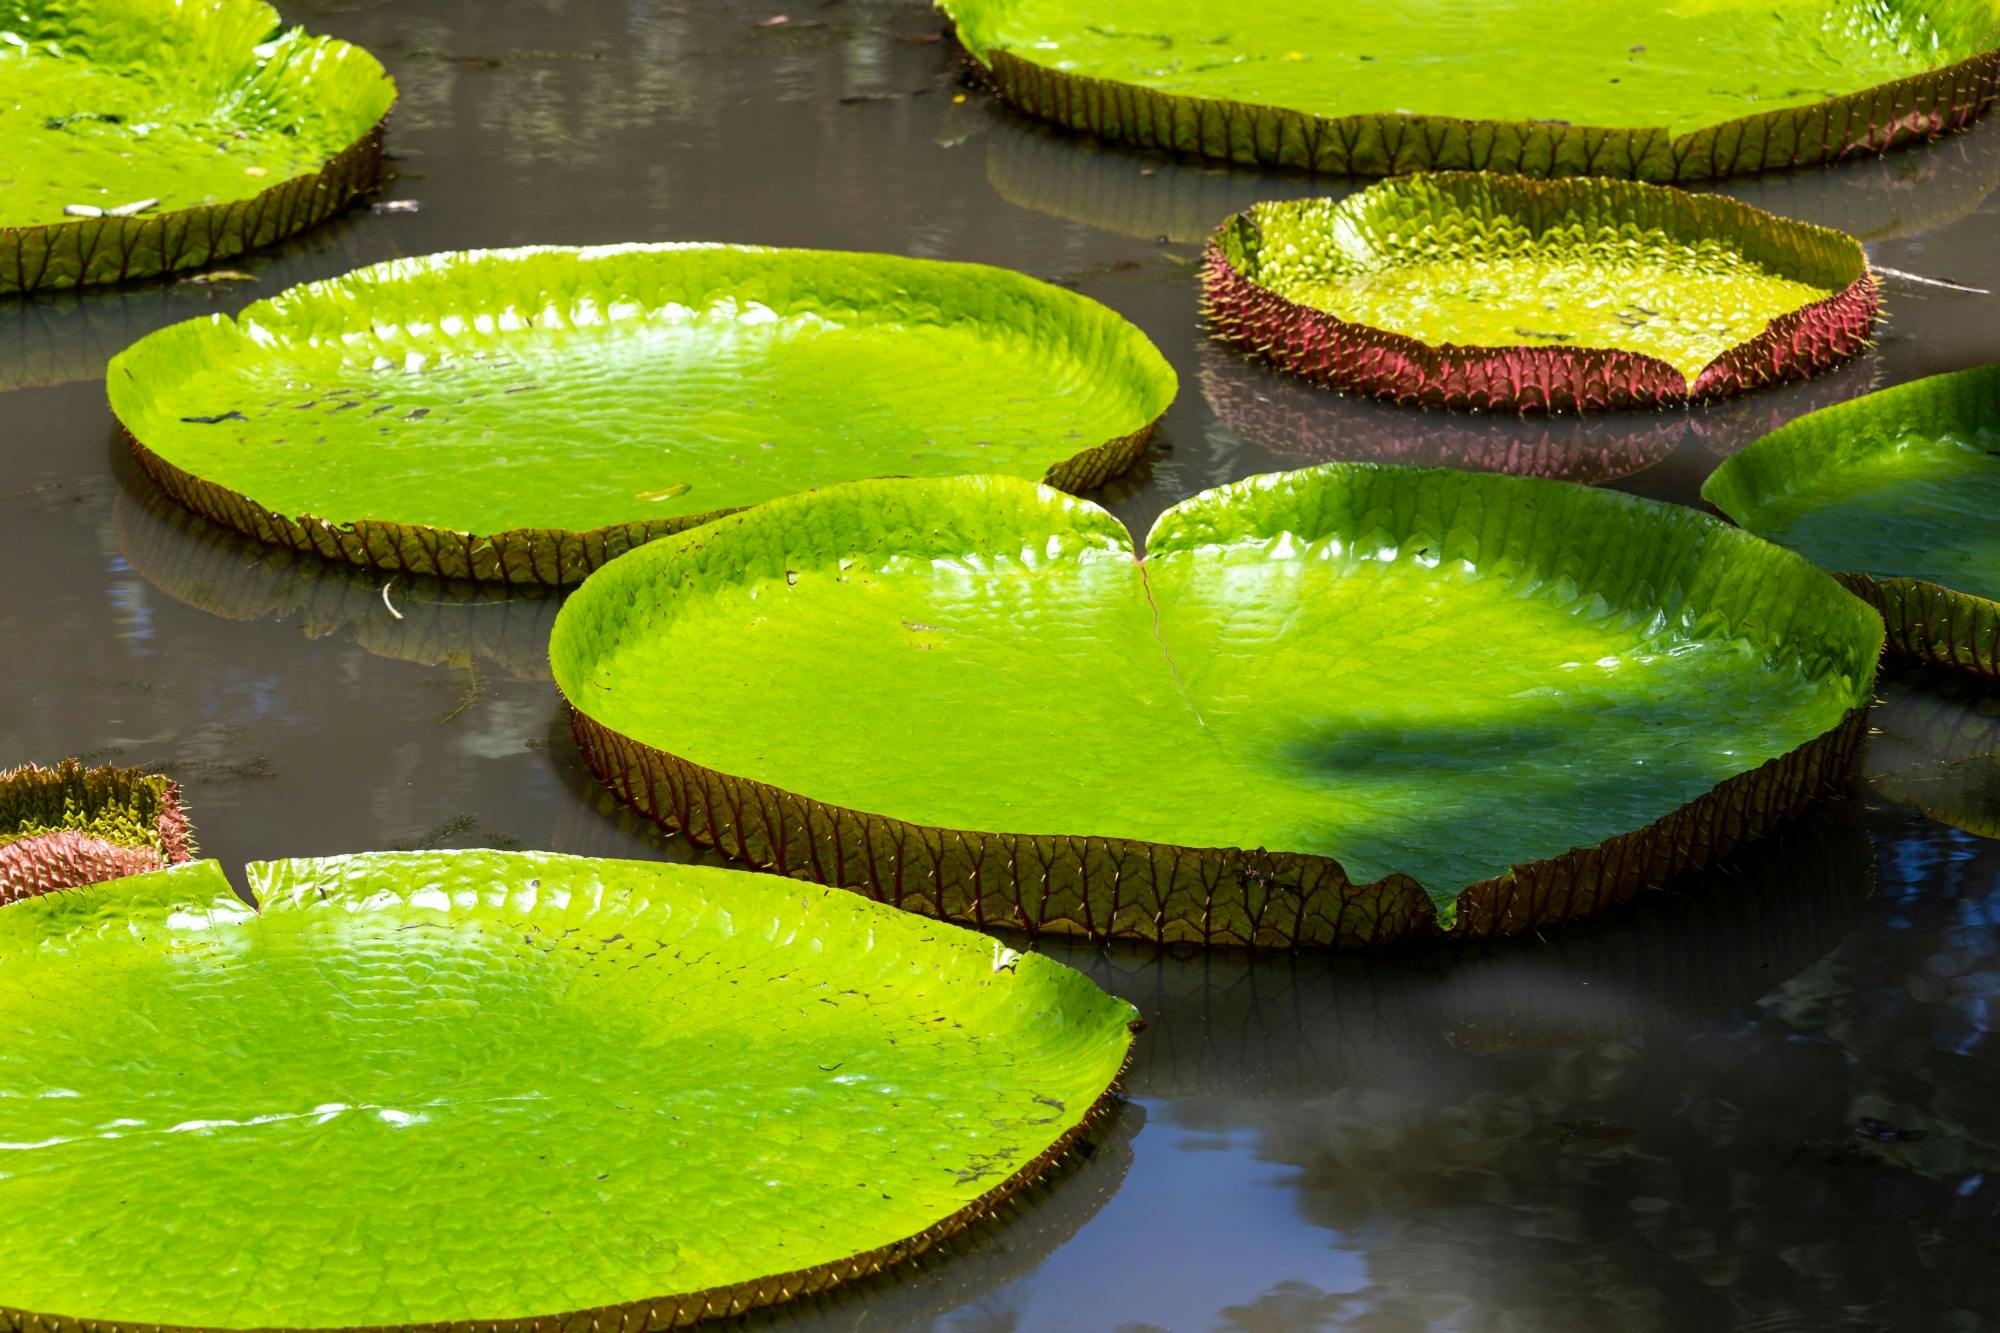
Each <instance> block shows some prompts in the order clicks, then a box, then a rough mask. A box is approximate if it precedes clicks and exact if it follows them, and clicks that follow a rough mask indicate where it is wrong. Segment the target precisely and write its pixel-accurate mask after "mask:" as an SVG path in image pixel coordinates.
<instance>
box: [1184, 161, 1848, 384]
mask: <svg viewBox="0 0 2000 1333" xmlns="http://www.w3.org/2000/svg"><path fill="white" fill-rule="evenodd" d="M1203 299H1204V305H1205V307H1206V310H1207V313H1208V317H1209V321H1210V323H1211V324H1212V325H1213V327H1214V329H1215V331H1216V333H1217V334H1219V335H1220V336H1221V337H1223V338H1226V339H1228V340H1229V341H1231V342H1233V343H1236V344H1237V345H1239V346H1241V347H1244V348H1246V349H1248V350H1250V351H1253V352H1256V353H1258V354H1259V355H1262V356H1264V357H1266V358H1268V359H1269V360H1271V361H1272V362H1274V363H1276V364H1277V365H1279V366H1282V367H1284V368H1286V369H1288V370H1293V371H1296V372H1298V373H1299V374H1302V375H1305V376H1307V377H1308V378H1310V379H1313V380H1315V381H1317V382H1319V383H1321V384H1325V385H1329V386H1331V387H1333V388H1337V389H1346V390H1351V391H1354V392H1356V393H1364V394H1371V395H1374V396H1376V397H1380V398H1387V399H1392V400H1394V401H1396V402H1400V403H1413V404H1421V405H1423V406H1427V407H1447V408H1471V409H1487V408H1491V409H1498V410H1504V411H1521V412H1551V411H1600V410H1605V409H1613V408H1628V407H1661V406H1667V405H1672V404H1678V403H1685V402H1689V401H1694V400H1700V399H1710V398H1721V397H1726V396H1729V395H1731V394H1736V393H1741V392H1743V391H1745V390H1747V389H1753V388H1756V387H1758V386H1760V385H1764V384H1770V383H1773V382H1776V381H1779V380H1788V379H1803V378H1805V377H1807V376H1809V375H1812V374H1815V373H1817V372H1819V371H1821V370H1825V369H1827V368H1828V367H1830V366H1833V365H1837V364H1838V363H1840V362H1841V361H1844V360H1846V359H1847V358H1848V357H1850V356H1852V355H1854V353H1855V352H1857V351H1859V350H1860V349H1861V347H1862V346H1863V345H1864V344H1865V343H1866V342H1867V340H1868V336H1869V334H1870V332H1871V331H1872V330H1873V328H1874V326H1875V315H1876V309H1877V299H1876V293H1875V279H1874V276H1873V275H1872V274H1871V273H1869V271H1868V260H1867V256H1866V255H1865V254H1864V253H1863V252H1862V249H1861V245H1860V243H1859V242H1857V241H1856V240H1854V239H1853V238H1852V237H1850V236H1844V235H1842V234H1841V233H1839V232H1835V231H1828V230H1827V229H1825V228H1823V227H1813V226H1808V225H1806V224H1804V223H1799V222H1791V221H1787V220H1785V219H1783V218H1778V217H1774V216H1773V215H1771V214H1769V213H1765V212H1762V211H1761V210H1758V209H1755V208H1751V207H1749V206H1748V205H1745V204H1740V203H1737V202H1735V201H1734V200H1731V199H1728V198H1724V197H1722V196H1719V195H1691V194H1688V193H1686V192H1685V191H1682V190H1677V189H1671V188H1668V187H1664V186H1657V185H1646V184H1642V183H1637V182H1633V181H1610V180H1560V181H1542V180H1532V179H1528V178H1526V177H1521V176H1495V175H1487V174H1483V173H1476V172H1444V173H1438V174H1433V175H1425V176H1411V177H1404V178H1400V179H1398V180H1393V181H1385V182H1382V183H1381V184H1379V185H1375V186H1372V187H1370V188H1369V189H1367V190H1364V191H1362V192H1361V193H1360V194H1357V195H1352V196H1349V197H1348V198H1346V199H1342V200H1339V201H1335V200H1332V199H1301V200H1292V201H1287V202H1281V203H1269V204H1259V205H1257V206H1255V207H1253V208H1251V209H1249V210H1248V211H1246V212H1243V213H1239V214H1237V215H1236V216H1235V217H1232V218H1230V219H1229V220H1228V221H1227V222H1225V223H1223V224H1222V226H1221V228H1219V229H1218V230H1217V232H1216V233H1215V235H1214V237H1213V238H1211V240H1210V242H1209V245H1208V253H1207V256H1206V259H1205V263H1204V268H1203Z"/></svg>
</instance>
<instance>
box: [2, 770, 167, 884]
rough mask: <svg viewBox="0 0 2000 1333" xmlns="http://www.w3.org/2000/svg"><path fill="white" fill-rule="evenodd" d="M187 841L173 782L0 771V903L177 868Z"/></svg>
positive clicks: (127, 774)
mask: <svg viewBox="0 0 2000 1333" xmlns="http://www.w3.org/2000/svg"><path fill="white" fill-rule="evenodd" d="M193 856H194V835H193V833H192V831H191V830H190V829H189V828H188V819H187V811H186V810H184V809H183V808H182V806H181V789H180V787H179V786H178V785H177V784H176V783H175V782H174V781H173V779H171V778H168V777H165V776H163V775H161V774H158V773H145V772H142V771H140V770H139V769H136V768H114V767H112V766H110V765H105V766H104V767H101V768H85V767H84V765H83V763H82V761H81V760H77V759H65V760H63V761H62V762H61V763H60V764H57V765H56V766H55V767H54V768H42V767H40V766H39V765H36V764H24V765H23V766H21V767H20V768H16V769H12V770H8V771H0V903H9V902H13V901H14V900H15V899H17V898H29V897H33V896H34V895H36V894H40V893H50V892H53V891H55V890H56V889H67V888H73V887H75V886H76V885H79V884H94V883H96V882H98V881H99V880H107V879H117V878H119V877H120V876H124V875H136V874H139V873H141V872H144V871H148V870H160V869H163V868H165V867H167V866H171V865H178V864H180V863H181V862H183V861H187V860H189V859H191V858H192V857H193Z"/></svg>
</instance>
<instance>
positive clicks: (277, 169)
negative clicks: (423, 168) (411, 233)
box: [0, 0, 395, 291]
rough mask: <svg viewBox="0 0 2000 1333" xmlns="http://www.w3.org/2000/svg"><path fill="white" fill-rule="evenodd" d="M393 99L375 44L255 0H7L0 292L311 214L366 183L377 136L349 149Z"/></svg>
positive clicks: (254, 233) (110, 275)
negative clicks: (368, 46)
mask: <svg viewBox="0 0 2000 1333" xmlns="http://www.w3.org/2000/svg"><path fill="white" fill-rule="evenodd" d="M394 100H395V87H394V85H393V84H391V83H390V82H389V80H388V78H387V77H386V76H385V75H384V74H383V72H382V67H381V65H380V64H378V63H377V62H376V61H375V59H374V57H372V56H370V55H369V54H368V53H367V52H365V51H362V50H360V49H359V48H356V47H353V46H349V45H348V44H346V43H345V42H339V41H335V40H332V39H330V38H316V37H308V36H306V35H305V34H304V33H303V32H301V31H299V30H296V29H294V30H292V31H290V32H285V31H282V30H281V28H280V25H279V18H278V14H277V11H275V10H273V9H272V8H271V7H270V6H268V5H265V4H260V3H254V2H253V0H196V2H195V3H188V4H174V3H169V2H168V0H72V2H70V3H57V2H56V0H11V2H10V3H5V4H0V103H4V105H5V107H6V110H5V112H4V113H0V114H4V121H0V182H4V183H5V186H6V188H5V189H0V259H5V260H7V261H8V262H7V263H5V264H0V271H6V270H11V271H6V272H5V277H3V278H0V291H6V290H29V289H34V288H39V287H51V286H72V285H76V284H78V283H82V282H98V281H106V280H110V279H114V278H118V277H130V276H139V275H142V274H145V273H156V272H160V271H162V270H164V269H170V268H177V267H183V266H185V265H187V264H190V263H202V262H207V261H208V260H209V259H213V258H216V257H219V256H221V255H224V254H233V253H237V252H239V251H241V250H243V249H247V248H249V247H250V246H252V245H256V244H263V243H267V242H268V241H270V240H273V239H276V238H277V236H279V235H283V234H288V233H289V232H290V231H293V230H297V229H298V228H299V227H301V226H305V225H309V224H310V223H311V222H315V221H317V220H319V218H320V217H322V216H324V215H325V214H326V213H327V212H329V211H331V209H332V208H334V207H338V206H339V205H340V204H343V203H345V202H346V201H347V199H348V198H349V197H350V196H351V194H352V193H353V192H354V190H356V189H360V188H366V186H367V185H368V184H369V183H371V182H372V179H373V176H374V172H375V170H376V167H375V162H376V160H377V159H379V151H380V150H379V144H377V145H374V146H373V149H372V153H367V154H362V156H363V157H366V158H368V161H367V162H365V163H364V162H361V161H360V160H358V159H357V160H354V161H351V162H350V161H349V160H348V159H350V158H351V157H353V155H354V152H355V150H356V149H357V148H359V147H360V146H362V145H363V144H364V143H365V142H366V141H370V140H372V139H373V138H374V137H375V131H376V126H377V124H378V122H380V121H381V119H382V118H383V116H385V115H386V114H387V113H388V110H389V106H390V104H391V103H392V102H393V101H394ZM336 168H337V169H336ZM329 172H331V174H330V175H329V174H328V173H329ZM308 194H319V195H323V196H325V197H324V198H319V199H308V198H307V197H306V196H307V195H308ZM149 200H150V201H153V203H152V206H151V207H148V208H146V209H143V210H140V211H138V212H136V213H135V214H134V215H132V216H130V217H112V218H108V219H102V220H100V219H94V218H74V217H67V216H66V215H65V210H66V209H70V208H72V207H82V208H91V209H98V210H103V211H106V212H109V211H111V210H114V209H119V208H122V207H124V206H126V205H133V204H140V203H143V202H145V201H149ZM204 232H205V233H206V234H205V235H199V233H204Z"/></svg>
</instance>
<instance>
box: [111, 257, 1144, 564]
mask: <svg viewBox="0 0 2000 1333" xmlns="http://www.w3.org/2000/svg"><path fill="white" fill-rule="evenodd" d="M109 385H110V393H111V403H112V407H113V408H114V410H116V412H117V414H118V416H119V419H120V420H121V421H122V422H123V423H124V424H125V426H126V428H127V429H128V430H129V431H130V432H131V434H132V436H133V439H134V442H135V443H134V447H135V451H136V453H137V456H138V458H139V460H140V463H141V464H142V465H143V466H144V467H145V468H146V470H147V471H148V472H149V473H151V474H152V476H153V477H154V479H155V480H156V481H158V482H159V483H160V485H161V486H162V487H163V488H164V489H165V490H166V492H167V493H168V494H169V495H172V496H173V497H174V498H175V499H176V500H178V501H180V502H181V503H182V504H185V505H187V506H188V507H189V508H191V509H193V510H195V511H196V512H198V513H201V514H203V515H204V516H206V517H208V518H210V519H212V520H214V521H216V522H219V523H222V524H224V525H225V526H228V527H232V528H235V529H237V530H238V531H240V532H244V533H247V534H248V535H250V536H252V537H255V538H257V539H259V540H261V541H265V542H270V543H273V544H276V545H280V546H288V547H291V548H293V549H295V550H300V551H306V552H312V553H315V554H318V555H321V556H326V557H329V558H332V559H341V560H347V561H350V562H352V563H355V564H358V565H363V566H366V567H369V568H372V569H377V570H382V571H388V572H400V573H410V574H425V575H437V576H441V577H447V578H474V579H482V580H504V581H508V582H521V583H540V584H550V585H553V584H565V583H574V582H576V581H577V580H579V579H581V578H582V577H583V576H584V575H585V574H586V573H588V572H589V571H590V570H591V569H594V568H596V567H597V566H598V565H600V564H602V563H603V562H604V561H606V560H608V559H610V558H611V557H613V556H615V555H617V554H619V553H620V552H621V551H625V550H628V549H630V548H631V547H633V546H636V545H639V544H641V543H643V542H646V541H649V540H652V539H653V538H656V537H660V536H663V535H665V534H667V533H671V532H678V531H680V530H682V529H685V528H689V527H694V526H698V525H699V524H701V523H704V522H706V521H708V520H709V519H712V518H715V517H716V516H718V515H720V514H725V513H728V512H730V511H732V510H735V509H740V508H742V507H744V506H746V505H754V504H758V503H761V502H763V501H766V500H771V499H775V498H777V497H778V496H782V495H787V494H790V493H792V492H794V491H798V490H802V489H806V488H809V487H813V486H819V485H824V484H827V483H829V482H835V481H847V480H853V479H856V478H860V477H870V476H882V475H902V474H906V473H908V474H919V475H926V474H927V475H949V474H954V473H964V472H1002V473H1007V474H1010V475H1019V476H1024V477H1030V478H1036V479H1045V480H1047V481H1048V482H1049V483H1050V484H1052V485H1055V486H1059V487H1062V488H1063V489H1065V490H1078V491H1081V490H1089V489H1091V488H1093V487H1096V486H1098V485H1101V484H1102V483H1103V482H1104V481H1105V480H1106V479H1107V478H1109V477H1111V476H1113V475H1115V474H1116V473H1118V472H1120V471H1122V470H1123V469H1124V468H1126V467H1128V466H1130V465H1131V463H1132V462H1133V461H1134V460H1135V459H1137V458H1138V456H1139V455H1140V453H1141V452H1142V451H1143V450H1144V448H1145V446H1146V441H1147V439H1148V437H1149V436H1150V434H1151V432H1152V429H1153V426H1154V423H1155V422H1156V421H1157V419H1158V418H1159V416H1160V415H1161V413H1163V412H1164V411H1165V410H1166V408H1167V405H1168V404H1169V403H1170V402H1171V401H1172V400H1173V396H1174V391H1175V380H1174V373H1173V371H1172V369H1171V368H1170V367H1169V366H1168V365H1167V363H1166V360H1165V359H1164V358H1163V357H1161V355H1160V354H1159V351H1158V350H1157V349H1156V348H1154V346H1153V345H1152V344H1151V343H1150V342H1148V341H1147V340H1146V337H1145V335H1144V334H1142V333H1140V332H1139V330H1137V329H1136V328H1134V327H1133V326H1132V325H1130V324H1128V323H1127V322H1126V321H1125V320H1123V319H1121V318H1120V317H1119V316H1118V315H1116V314H1114V313H1113V312H1111V311H1110V310H1108V309H1106V308H1105V307H1104V306H1101V305H1099V304H1098V303H1096V302H1094V301H1091V300H1088V299H1086V298H1084V297H1081V296H1077V295H1075V294H1073V293H1070V292H1066V291H1063V290H1062V289H1060V288H1057V287H1052V286H1050V285H1048V284H1046V283H1041V282H1037V281H1035V280H1034V279H1032V278H1028V277H1025V276H1023V275H1021V274H1018V273H1012V272H1009V271H1006V270H1003V269H996V268H988V267H985V266H983V265H978V264H947V263H940V262H935V261H928V260H915V259H901V258H896V257H893V256H889V255H868V254H847V253H836V252H830V251H812V250H771V249H762V248H754V247H745V246H726V245H650V246H610V247H603V248H597V249H583V250H571V249H525V250H505V251H490V252H483V253H482V252H474V253H465V254H448V255H435V256H431V257H429V258H425V259H416V260H399V261H395V262H393V263H388V264H380V265H377V266H375V267H373V268H367V269H362V270H360V271H358V272H355V273H351V274H348V275H347V276H346V277H343V278H338V279H335V280H333V281H330V282H322V283H311V284H308V285H306V286H303V287H297V288H294V289H292V290H291V291H289V292H286V293H284V294H283V295H281V296H279V297H277V298H275V299H273V300H270V301H260V302H258V303H256V304H254V305H252V306H249V307H248V308H247V309H245V310H244V311H243V312H242V314H240V315H239V316H237V317H236V318H235V319H234V320H231V319H227V318H222V317H216V318H213V319H208V320H194V321H190V322H188V323H185V324H177V325H174V326H173V327H171V328H167V329H163V330H161V331H160V332H159V333H156V334H154V335H152V336H150V337H148V338H145V339H142V340H141V341H140V342H139V343H138V344H136V345H135V346H134V347H132V348H131V349H130V350H129V351H127V352H125V353H124V354H122V355H121V356H119V357H118V358H116V359H115V360H114V361H113V362H112V364H111V368H110V371H109Z"/></svg>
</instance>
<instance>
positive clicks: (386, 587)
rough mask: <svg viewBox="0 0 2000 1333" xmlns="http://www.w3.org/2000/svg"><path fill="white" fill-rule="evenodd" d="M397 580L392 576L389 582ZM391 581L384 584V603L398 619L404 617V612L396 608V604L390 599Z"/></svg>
mask: <svg viewBox="0 0 2000 1333" xmlns="http://www.w3.org/2000/svg"><path fill="white" fill-rule="evenodd" d="M395 581H396V580H395V579H393V578H392V579H390V580H389V583H394V582H395ZM389 583H385V584H383V585H382V605H384V606H386V607H388V608H389V614H390V615H392V616H394V617H396V619H398V620H401V619H402V618H403V613H402V612H401V611H398V610H397V609H396V604H395V603H394V602H391V601H390V600H389Z"/></svg>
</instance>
